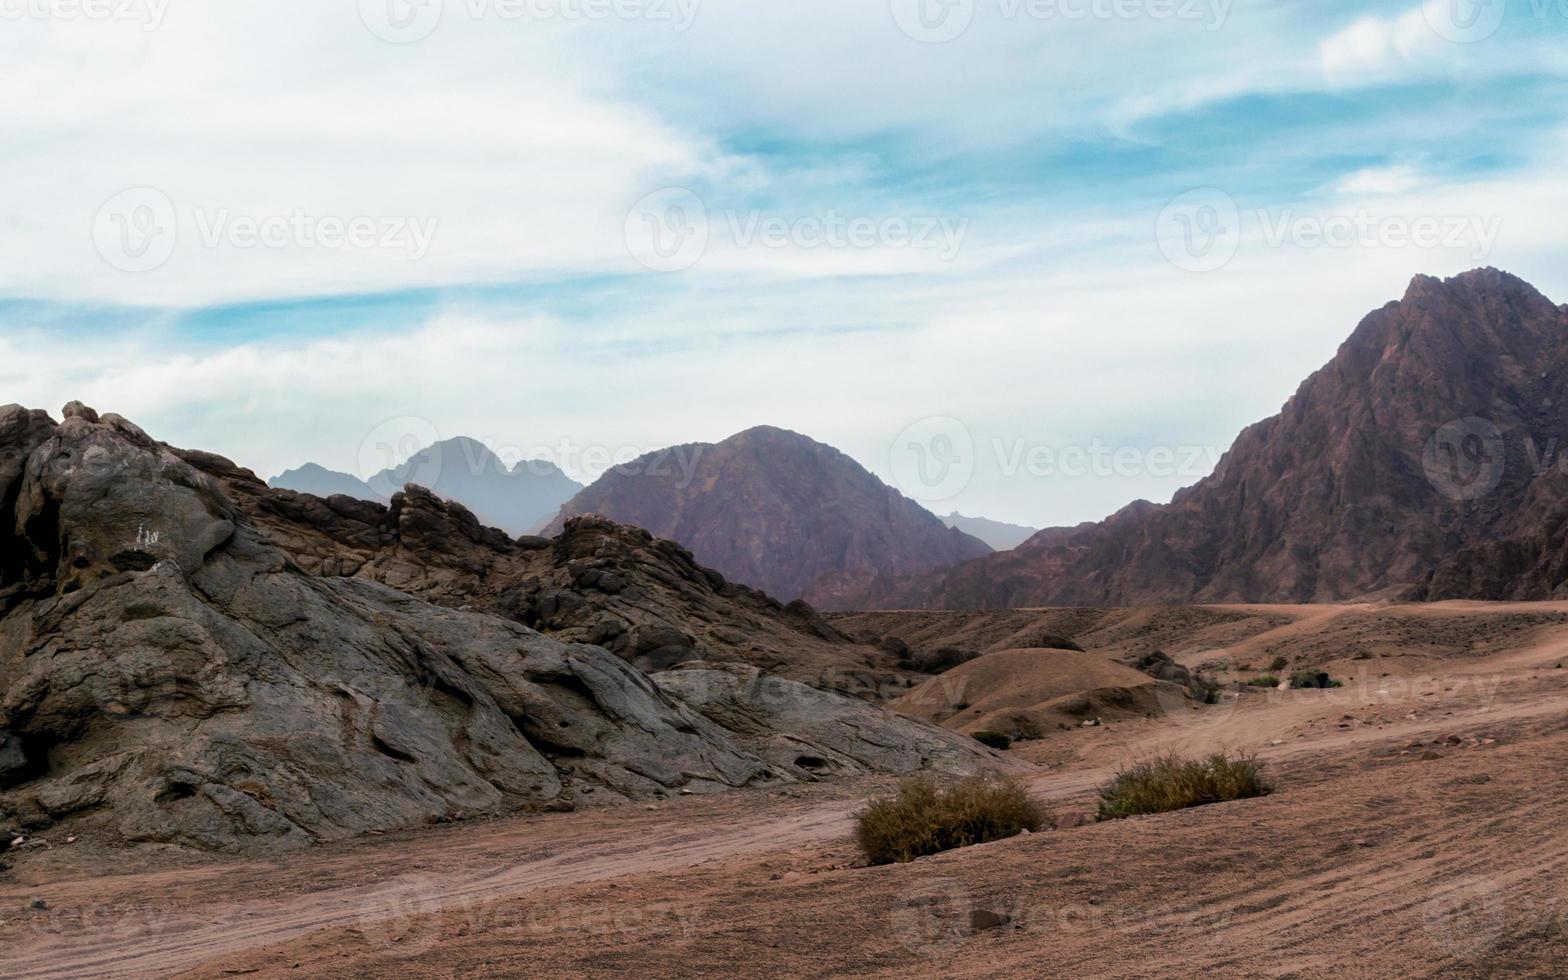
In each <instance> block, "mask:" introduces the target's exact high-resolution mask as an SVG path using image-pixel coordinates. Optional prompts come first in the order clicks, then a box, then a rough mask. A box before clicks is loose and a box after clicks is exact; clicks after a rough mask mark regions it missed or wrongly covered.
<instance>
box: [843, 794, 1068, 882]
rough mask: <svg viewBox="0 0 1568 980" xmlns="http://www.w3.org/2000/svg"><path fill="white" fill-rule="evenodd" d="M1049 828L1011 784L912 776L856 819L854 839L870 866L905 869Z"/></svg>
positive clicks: (1033, 805) (1046, 818) (1038, 808)
mask: <svg viewBox="0 0 1568 980" xmlns="http://www.w3.org/2000/svg"><path fill="white" fill-rule="evenodd" d="M1049 825H1050V818H1049V816H1048V815H1047V814H1046V812H1045V809H1044V808H1043V807H1041V806H1040V804H1039V803H1038V802H1036V801H1035V800H1034V799H1033V798H1031V797H1030V796H1029V794H1028V793H1027V792H1025V790H1024V788H1023V787H1022V786H1020V785H1019V784H1018V783H1016V782H1014V781H1012V780H1010V779H1000V778H974V779H968V780H965V781H963V782H961V783H955V784H953V785H950V786H942V785H940V784H939V783H938V782H937V781H936V780H935V779H933V778H932V777H930V776H914V777H911V778H909V779H906V780H904V781H903V782H902V783H900V784H899V787H898V792H897V793H896V794H895V795H893V796H888V797H883V798H881V799H877V800H873V801H871V803H870V804H869V805H868V806H867V807H866V809H864V810H862V811H861V812H860V813H859V814H858V815H857V816H856V818H855V839H856V842H857V843H858V844H859V845H860V850H861V853H863V854H864V855H865V856H866V860H867V861H870V862H871V863H872V864H895V863H898V864H902V863H906V862H909V861H913V860H914V859H915V858H917V857H923V856H925V855H927V854H937V853H939V852H941V851H949V850H952V849H953V848H955V847H969V846H970V845H973V844H984V843H987V842H988V841H995V840H1003V839H1005V838H1008V837H1013V836H1016V835H1017V834H1019V833H1022V832H1023V831H1025V830H1028V831H1037V830H1041V829H1043V828H1045V827H1047V826H1049Z"/></svg>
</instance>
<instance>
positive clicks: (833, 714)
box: [654, 664, 976, 778]
mask: <svg viewBox="0 0 1568 980" xmlns="http://www.w3.org/2000/svg"><path fill="white" fill-rule="evenodd" d="M654 681H655V682H656V683H657V684H658V685H659V689H660V690H662V691H664V692H666V693H668V694H671V695H673V696H674V697H676V698H678V699H680V700H681V701H682V702H684V703H686V704H690V705H691V706H692V707H694V708H696V709H697V710H698V711H700V712H702V713H703V714H704V715H706V716H707V717H708V718H709V719H711V720H712V721H714V722H715V723H717V724H719V725H722V726H723V727H724V728H726V729H728V730H729V731H733V732H735V733H736V734H737V736H738V737H739V738H740V739H741V741H742V742H743V743H745V744H746V745H747V747H748V748H750V749H752V750H753V751H755V752H756V753H757V754H758V755H760V756H762V758H764V759H765V760H767V762H768V764H769V765H771V766H773V767H775V768H777V769H780V770H783V771H785V772H789V773H791V774H792V775H794V776H796V777H798V778H814V777H822V776H829V775H834V776H836V775H850V774H857V773H866V772H891V773H898V774H905V773H912V772H917V771H919V770H922V769H932V770H935V771H938V772H948V773H955V774H960V773H965V772H972V771H973V769H974V754H975V752H976V749H975V747H974V742H973V740H972V739H969V738H966V737H963V736H958V735H955V734H954V733H951V732H948V731H945V730H943V729H940V728H936V727H934V726H930V725H925V724H922V723H920V722H917V721H914V720H913V719H910V718H907V717H905V716H903V715H900V714H895V713H893V712H890V711H886V710H883V709H881V708H878V707H874V706H872V705H869V704H866V703H864V702H861V701H853V700H849V699H846V698H842V697H838V696H836V695H834V694H832V693H829V692H826V691H819V690H816V689H814V688H810V687H806V686H805V685H802V684H797V683H795V682H793V681H788V680H785V679H783V678H780V677H770V676H768V675H767V674H764V673H762V672H761V671H759V670H757V669H756V668H754V667H745V666H741V665H735V664H732V665H726V666H723V667H716V668H710V667H701V666H693V667H690V668H682V669H679V670H671V671H665V672H663V673H659V674H655V675H654ZM795 732H810V733H811V737H810V738H809V739H805V738H801V737H799V736H796V735H794V734H791V733H795Z"/></svg>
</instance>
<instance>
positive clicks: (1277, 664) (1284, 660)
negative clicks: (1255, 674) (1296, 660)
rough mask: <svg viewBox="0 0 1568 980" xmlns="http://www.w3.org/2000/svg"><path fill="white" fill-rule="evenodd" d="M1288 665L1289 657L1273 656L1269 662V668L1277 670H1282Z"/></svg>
mask: <svg viewBox="0 0 1568 980" xmlns="http://www.w3.org/2000/svg"><path fill="white" fill-rule="evenodd" d="M1289 666H1290V658H1289V657H1275V658H1274V659H1273V660H1272V661H1271V662H1270V663H1269V670H1272V671H1276V672H1278V671H1281V670H1284V669H1285V668H1286V667H1289Z"/></svg>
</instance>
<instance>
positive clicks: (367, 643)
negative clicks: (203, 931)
mask: <svg viewBox="0 0 1568 980" xmlns="http://www.w3.org/2000/svg"><path fill="white" fill-rule="evenodd" d="M563 538H564V540H558V541H557V542H556V543H555V544H554V545H553V546H552V548H551V549H547V550H540V551H533V552H524V551H522V550H521V549H519V548H518V547H517V546H516V545H515V543H514V542H513V541H512V540H511V539H510V538H508V537H506V536H505V535H504V534H502V533H500V532H497V531H495V530H494V529H492V528H485V527H483V526H482V525H480V524H479V523H478V522H477V520H476V519H475V518H474V516H473V515H472V514H471V513H470V512H468V511H467V510H466V509H464V508H461V507H458V506H456V505H453V504H451V503H449V502H446V501H443V500H441V499H439V498H437V497H435V495H433V494H431V493H429V492H428V491H425V490H423V489H422V488H419V487H417V486H410V487H408V488H407V489H406V490H405V491H403V492H400V493H398V494H397V495H396V496H395V497H394V498H393V500H392V502H391V504H390V505H389V506H386V507H381V506H379V505H377V504H374V503H370V502H366V501H357V500H352V499H350V498H346V497H334V498H332V499H330V500H322V499H320V498H316V497H311V496H309V495H305V494H298V493H294V492H292V491H284V490H276V491H275V490H272V489H270V488H267V487H266V486H265V485H264V484H262V483H261V482H260V481H259V480H256V479H255V476H254V474H251V473H249V471H247V470H243V469H240V468H239V467H237V466H235V465H234V464H233V463H232V462H230V461H228V460H225V459H223V458H221V457H217V456H213V455H211V454H205V453H198V452H193V451H183V450H175V449H172V448H171V447H168V446H166V445H163V444H161V443H157V442H154V441H152V440H151V439H150V438H149V437H147V436H146V434H145V433H143V432H141V430H139V429H137V428H135V427H134V426H132V425H131V424H130V423H127V422H125V421H124V420H123V419H119V418H118V416H108V415H106V416H103V417H101V418H100V417H98V416H96V415H95V413H92V412H91V411H90V410H88V409H86V408H85V407H82V406H77V407H72V408H70V410H69V411H68V412H67V413H66V418H65V420H64V421H63V422H61V423H58V424H57V423H54V422H53V421H52V420H50V419H49V418H48V416H47V415H46V414H45V413H41V412H30V411H28V410H25V409H21V408H20V407H18V406H6V407H4V408H0V679H3V680H0V813H3V814H5V815H6V817H5V820H6V821H7V822H8V824H9V825H11V826H15V827H17V828H18V829H23V830H37V829H41V828H43V827H51V826H56V825H60V824H65V825H66V827H65V830H66V832H69V833H71V834H72V836H76V835H79V834H81V833H83V832H85V831H88V830H91V831H92V832H93V833H94V835H95V836H99V835H101V838H103V839H114V840H124V841H127V842H130V843H133V844H135V843H158V844H169V845H176V846H183V847H190V848H198V849H209V850H224V851H237V852H249V851H265V850H272V849H277V848H288V847H299V846H306V845H310V844H313V843H317V842H321V841H328V840H336V839H341V838H345V837H350V836H353V835H356V834H361V833H367V832H376V831H386V830H392V829H398V828H406V827H415V826H420V825H424V824H429V823H439V822H446V821H453V820H462V819H467V818H470V817H474V816H479V815H486V814H497V813H505V812H511V811H518V810H562V809H570V808H571V807H572V805H573V803H572V800H573V798H574V796H575V794H574V791H573V787H597V788H600V789H603V790H606V791H607V793H606V795H607V796H612V797H615V798H624V799H649V798H663V797H667V796H670V795H674V794H677V793H679V792H680V791H681V790H682V789H690V790H691V791H693V792H702V793H706V792H713V791H717V790H723V789H730V788H735V787H742V786H749V785H755V784H769V783H778V782H789V781H791V780H806V779H816V778H821V777H822V776H823V775H824V774H826V773H830V772H835V771H840V770H854V771H887V772H900V773H902V772H910V771H914V770H915V769H919V768H926V767H929V768H933V769H940V770H943V771H953V772H973V771H976V770H977V769H978V768H980V767H982V766H984V765H986V764H987V763H986V760H985V759H984V757H983V756H982V755H980V753H979V752H978V747H975V748H974V749H969V750H967V751H966V750H964V749H963V748H962V747H961V743H964V742H968V741H969V740H967V739H964V738H962V737H961V736H956V735H952V734H951V733H946V732H942V731H940V730H937V729H933V728H930V727H929V726H925V725H923V724H920V723H916V722H913V721H911V720H909V719H904V718H901V717H899V716H896V715H892V714H890V713H888V712H886V711H883V710H882V709H879V708H875V707H873V706H871V705H869V704H866V703H863V702H857V701H852V700H851V699H849V698H845V697H843V696H841V695H837V694H830V693H827V692H821V691H815V690H813V689H811V688H807V687H805V686H804V685H799V684H797V685H795V688H790V689H788V694H789V697H790V698H791V699H792V700H794V701H796V702H798V703H797V704H795V705H783V706H771V705H770V706H766V707H764V706H763V705H761V704H759V703H756V702H754V701H753V700H749V699H748V698H746V697H745V696H741V695H737V694H736V693H735V692H733V691H731V692H729V693H728V694H726V693H725V691H724V690H722V689H721V688H722V685H720V686H719V687H718V688H715V690H714V691H713V692H711V696H702V695H700V694H698V693H693V694H692V697H694V698H696V701H695V702H693V701H690V700H687V699H686V697H684V696H683V692H682V686H681V685H680V684H675V685H670V686H669V687H666V686H665V685H664V684H662V683H660V682H658V681H656V680H655V679H653V678H650V677H649V676H648V675H647V674H646V673H645V672H644V671H642V670H639V669H638V668H637V667H635V666H634V665H633V664H631V663H629V662H628V661H627V659H625V658H624V657H622V656H618V655H616V654H613V653H611V652H609V651H606V650H605V649H603V648H601V647H599V646H594V645H588V644H584V643H581V642H574V641H572V640H570V639H561V638H552V637H550V636H545V635H542V634H541V633H539V632H537V631H536V630H534V629H531V628H529V626H527V625H525V624H524V623H522V622H518V621H517V620H516V619H514V618H510V617H509V616H508V615H507V614H506V609H505V608H504V604H502V603H499V602H497V601H496V599H497V597H499V596H500V595H502V594H506V590H508V589H515V590H519V591H518V592H517V593H516V594H518V595H519V596H522V597H525V598H526V599H527V602H528V603H531V604H532V605H530V606H529V607H528V608H534V609H536V610H537V611H538V613H539V615H540V616H541V617H543V616H545V614H546V612H547V611H548V614H549V615H550V616H555V617H562V618H565V619H569V620H571V621H572V622H574V623H576V622H580V621H582V618H583V617H587V616H591V617H592V618H590V619H587V620H586V623H585V624H584V626H583V627H582V628H583V629H584V631H585V632H586V629H587V627H588V626H589V625H591V624H592V623H595V622H600V621H602V620H603V619H604V618H605V612H604V611H603V609H601V608H596V607H595V606H594V605H593V604H592V603H590V602H589V601H588V600H586V599H584V598H583V597H582V596H581V595H579V594H577V593H575V592H573V591H572V590H570V589H567V588H563V587H562V584H563V583H561V582H560V580H559V579H553V578H552V579H549V580H548V582H549V583H552V584H547V579H546V576H547V575H553V574H554V571H553V570H554V569H555V568H556V567H557V565H556V561H557V559H560V558H566V560H567V561H570V560H588V559H589V558H590V557H591V556H589V555H583V554H580V553H579V554H576V555H573V554H572V552H574V551H577V552H581V551H582V550H585V549H589V550H597V549H599V548H601V547H604V548H614V549H620V548H625V549H627V550H626V551H625V552H623V554H624V555H625V556H626V558H625V561H626V564H625V565H619V564H614V563H611V564H606V565H605V566H603V567H604V568H611V567H614V568H616V569H617V571H616V572H615V574H618V575H623V576H624V577H627V580H628V583H627V585H626V587H625V588H624V589H623V590H622V591H621V593H620V595H619V596H608V597H607V598H606V600H605V601H606V602H610V601H615V602H619V601H621V599H620V596H628V597H629V596H631V594H632V593H633V592H634V591H636V590H641V589H644V588H645V586H644V585H643V584H641V582H639V583H638V584H636V585H633V584H631V579H630V576H629V575H628V574H627V572H625V571H623V569H632V568H639V567H651V568H653V569H656V570H660V571H661V572H667V573H668V574H669V575H670V576H672V577H674V578H675V579H676V580H677V581H686V579H682V578H679V577H678V576H677V574H676V571H675V570H676V569H679V568H682V567H683V566H682V563H683V562H685V561H687V559H685V558H683V557H681V553H680V551H679V550H678V549H675V550H672V549H669V548H664V547H662V546H661V545H659V544H658V543H653V542H650V541H648V540H647V539H646V538H645V537H642V536H640V535H636V534H632V533H631V532H629V531H623V530H622V529H620V528H618V526H614V525H610V524H608V523H607V522H596V521H595V520H592V519H582V520H581V521H580V522H578V523H575V524H574V525H573V528H572V531H571V532H570V533H569V534H566V535H563ZM633 542H636V544H635V546H634V545H633ZM637 549H641V550H637ZM654 554H656V555H658V556H659V557H658V559H657V561H656V562H655V563H654V564H652V565H651V566H644V565H642V564H640V562H641V558H640V556H643V555H654ZM524 555H528V556H530V557H527V558H525V557H524ZM327 559H333V560H334V561H333V562H332V563H331V564H329V563H328V561H327ZM345 560H346V561H345ZM525 562H526V564H525ZM660 563H663V564H660ZM307 564H312V565H314V566H315V567H316V568H318V569H321V571H320V573H312V572H310V571H307ZM560 564H561V566H564V565H565V564H566V562H564V561H563V562H561V563H560ZM546 565H548V568H547V567H546ZM562 571H563V573H564V568H563V569H562ZM679 574H680V575H684V576H688V577H689V578H690V579H693V580H695V579H697V578H701V575H700V573H699V572H698V571H696V570H695V568H693V569H692V570H690V571H681V572H680V573H679ZM521 575H532V576H536V577H537V579H536V580H537V581H538V583H539V585H540V587H539V588H536V589H531V590H530V587H528V586H526V584H525V581H526V580H525V581H518V580H517V578H516V577H515V576H521ZM497 580H499V581H497ZM601 581H602V574H601ZM649 581H652V578H650V579H649ZM489 583H494V584H489ZM651 588H652V587H651V586H650V587H648V589H649V590H650V591H644V592H642V593H641V595H640V596H639V597H636V598H628V599H627V600H626V601H627V603H628V605H629V606H632V605H636V604H641V605H646V604H647V603H648V602H649V601H650V598H649V597H650V594H651ZM596 594H598V593H596ZM709 595H710V596H711V595H712V593H709ZM661 601H662V600H661ZM713 601H714V603H715V604H714V605H712V606H709V607H707V609H709V610H711V611H712V612H714V613H715V614H723V615H719V617H718V618H719V619H720V621H728V622H732V623H733V622H737V621H746V620H743V619H742V617H743V616H744V617H752V618H754V619H756V621H757V623H758V624H759V625H758V627H757V628H758V629H759V630H763V631H767V630H772V631H773V632H772V633H770V634H769V635H772V636H776V637H779V638H781V639H780V641H779V645H780V647H781V648H782V647H784V646H786V645H788V644H793V643H797V642H798V643H800V644H803V645H805V646H807V647H808V648H810V649H814V650H820V651H822V653H821V655H822V656H823V657H824V658H826V657H830V656H833V655H835V654H834V651H836V650H837V649H838V648H837V647H835V646H834V645H833V644H829V643H825V642H823V641H820V640H815V639H814V638H812V637H810V636H809V635H807V634H805V633H802V632H800V631H798V630H790V629H789V628H788V627H786V626H784V625H782V624H781V623H780V622H779V621H777V620H775V621H773V624H772V625H768V624H766V623H764V622H763V621H762V620H761V619H760V618H758V617H760V616H762V615H763V611H764V610H765V609H767V608H768V607H767V606H766V604H764V603H762V602H761V600H753V599H752V598H751V597H750V595H749V594H743V593H740V592H738V591H737V592H736V593H734V598H733V599H731V598H723V597H714V599H713ZM463 607H468V608H466V609H465V608H463ZM546 607H548V609H547V608H546ZM616 608H617V609H619V608H622V607H616ZM672 608H676V609H677V610H679V609H681V608H684V607H678V606H677V607H672ZM628 615H633V614H632V613H628ZM636 615H640V616H641V617H642V618H641V619H637V620H635V629H634V630H633V631H632V632H635V633H636V635H637V637H638V642H639V644H641V645H643V646H646V647H648V652H649V653H657V652H659V651H661V650H665V649H668V648H669V647H671V646H673V645H676V644H677V643H678V644H679V646H678V649H680V650H684V651H695V645H694V644H695V637H694V636H692V635H691V634H690V633H687V632H686V631H684V630H682V629H679V628H677V627H675V626H673V625H671V624H669V623H668V622H659V621H649V620H648V618H647V613H646V612H642V613H640V614H636ZM726 616H727V617H729V618H728V619H727V620H726V619H725V617H726ZM618 618H619V617H618ZM625 621H628V622H631V621H632V620H625ZM784 637H794V638H797V639H791V640H789V641H788V643H786V642H785V641H784V640H783V639H782V638H784ZM814 642H815V643H818V644H819V645H818V646H816V647H812V646H811V644H812V643H814ZM746 669H750V670H756V668H754V667H752V668H746ZM726 676H728V675H726ZM750 676H751V677H752V678H753V679H755V677H756V676H758V675H750ZM747 683H750V681H748V682H747ZM768 683H770V681H769V682H763V683H759V684H758V685H757V687H758V688H759V689H768ZM784 683H792V682H784ZM796 688H798V690H797V689H796ZM732 709H735V710H732ZM719 719H723V720H722V721H721V720H719ZM726 723H728V724H729V725H733V726H734V727H727V725H726ZM802 759H806V760H817V761H819V762H820V763H821V765H820V766H817V767H815V768H813V767H812V766H808V765H804V764H801V760H802Z"/></svg>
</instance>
